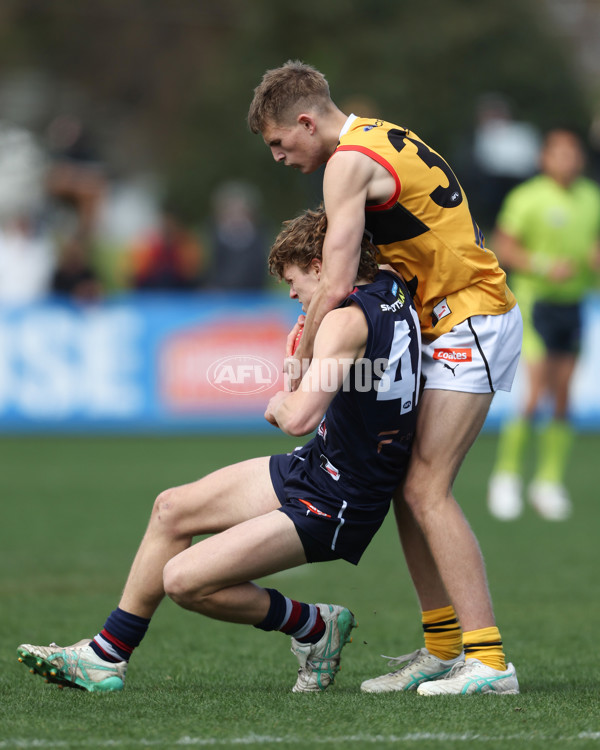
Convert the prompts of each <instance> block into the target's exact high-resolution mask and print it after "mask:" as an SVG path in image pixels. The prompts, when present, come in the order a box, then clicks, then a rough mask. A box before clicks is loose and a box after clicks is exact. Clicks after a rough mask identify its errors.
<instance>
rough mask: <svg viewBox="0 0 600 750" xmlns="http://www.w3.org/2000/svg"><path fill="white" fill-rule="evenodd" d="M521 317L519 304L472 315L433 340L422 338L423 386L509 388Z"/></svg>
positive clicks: (472, 390) (483, 390)
mask: <svg viewBox="0 0 600 750" xmlns="http://www.w3.org/2000/svg"><path fill="white" fill-rule="evenodd" d="M522 339H523V321H522V319H521V311H520V310H519V307H518V305H515V307H513V308H512V310H509V311H508V312H507V313H503V314H502V315H474V316H472V317H471V318H467V320H465V321H463V322H462V323H459V324H458V325H456V326H454V328H453V329H452V330H451V331H448V333H444V334H443V335H442V336H440V337H439V338H437V339H435V340H434V341H431V342H428V341H423V365H422V372H423V376H424V378H425V384H424V387H425V388H437V389H439V390H443V391H462V392H464V393H490V392H492V393H493V392H494V391H510V389H511V387H512V383H513V380H514V377H515V373H516V371H517V365H518V363H519V355H520V353H521V342H522Z"/></svg>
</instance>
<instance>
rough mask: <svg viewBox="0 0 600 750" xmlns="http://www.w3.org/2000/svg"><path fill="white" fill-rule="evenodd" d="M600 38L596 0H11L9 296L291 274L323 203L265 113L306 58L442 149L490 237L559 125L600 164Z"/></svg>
mask: <svg viewBox="0 0 600 750" xmlns="http://www.w3.org/2000/svg"><path fill="white" fill-rule="evenodd" d="M599 38H600V5H598V3H597V2H595V0H504V2H502V3H493V4H492V3H477V2H475V1H474V0H454V1H453V2H452V3H448V2H445V1H444V0H423V1H422V2H420V3H418V4H410V5H407V4H404V3H396V2H392V0H371V2H370V3H368V4H366V3H362V2H358V0H330V2H328V3H325V4H324V3H322V2H320V1H319V2H317V0H305V2H303V3H296V2H292V1H291V0H282V1H281V2H277V3H273V2H270V1H269V0H253V1H252V2H251V3H248V2H246V0H221V1H220V2H219V3H213V2H208V0H171V1H170V2H169V3H164V2H162V1H161V0H95V2H93V3H84V2H73V0H2V2H0V59H1V60H2V64H1V65H0V303H1V304H20V303H27V302H31V301H35V300H38V299H42V298H44V297H45V296H47V295H49V294H61V295H68V296H70V297H72V298H74V299H77V300H81V301H95V300H98V299H101V298H103V297H104V296H105V295H111V294H114V293H117V292H123V291H132V290H136V291H137V290H140V291H142V290H143V291H148V290H150V291H155V292H156V291H188V292H189V291H194V290H204V289H211V290H239V289H261V288H264V287H265V286H268V285H270V284H271V282H270V281H269V279H268V277H267V273H266V266H265V262H264V261H265V258H266V255H267V253H268V249H269V245H270V242H271V241H272V239H273V237H274V235H275V233H276V232H277V231H278V228H279V226H280V224H281V222H282V221H283V220H284V219H286V218H290V217H291V216H294V215H295V214H297V213H298V212H299V211H300V210H302V209H303V208H304V207H306V206H309V205H314V204H316V203H317V202H318V201H319V199H320V183H321V175H320V174H316V175H314V176H313V178H312V179H310V180H306V178H304V177H302V176H299V175H297V174H295V173H294V172H293V170H285V169H283V168H275V167H274V166H273V165H269V163H268V158H269V157H268V153H267V152H266V150H265V147H264V145H263V144H262V142H261V140H260V138H258V137H256V136H253V135H252V134H251V133H250V131H249V130H248V128H247V126H246V122H245V117H246V112H247V108H248V104H249V102H250V99H251V97H252V90H253V87H254V86H255V85H256V84H257V83H258V81H259V80H260V77H261V75H262V73H263V72H264V70H266V69H267V68H269V67H276V66H278V65H280V64H281V63H282V62H284V61H285V60H286V59H288V58H300V59H303V60H305V61H307V62H310V63H312V64H314V65H315V66H316V67H318V68H319V69H321V70H323V71H324V72H325V73H326V75H327V76H328V79H329V82H330V84H331V86H332V90H333V91H334V92H336V96H337V97H339V100H338V102H337V103H338V104H339V106H340V107H341V108H342V109H343V110H344V111H347V112H350V111H354V112H356V113H357V114H361V115H365V116H370V115H376V116H381V117H383V118H385V119H389V120H392V121H396V122H399V123H402V124H404V125H406V126H408V127H410V128H411V129H413V130H414V131H415V132H417V133H418V134H419V135H420V136H421V137H423V138H424V139H425V140H426V141H427V142H429V143H430V144H431V145H432V147H434V148H436V149H437V150H439V151H440V152H441V153H442V154H443V155H444V156H445V157H446V158H447V159H448V161H449V162H450V163H451V165H452V166H453V168H454V170H455V172H456V173H457V176H458V178H459V180H460V181H461V182H462V183H463V186H464V187H465V189H466V191H467V195H468V196H469V201H470V203H471V207H472V213H473V215H474V216H475V217H476V218H477V221H478V222H479V224H480V225H481V226H482V228H484V230H487V231H489V230H491V228H492V227H493V224H494V220H495V216H496V214H497V211H498V209H499V206H500V203H501V201H502V199H503V197H504V195H505V194H506V192H507V191H508V190H509V189H510V188H511V187H513V186H514V185H515V184H517V183H518V182H520V181H522V180H524V179H525V178H527V177H529V176H531V175H532V174H534V173H535V172H536V170H537V168H538V164H537V157H538V150H539V145H540V141H541V134H542V133H543V131H544V130H545V129H547V128H549V127H553V126H556V125H561V124H564V125H567V126H568V127H571V128H575V129H577V130H578V131H579V132H580V133H581V135H582V137H583V139H584V142H585V143H586V146H587V148H588V151H589V160H588V165H589V166H588V173H590V174H591V176H593V177H596V178H597V176H598V169H599V163H598V152H599V150H600V56H598V55H597V42H598V39H599Z"/></svg>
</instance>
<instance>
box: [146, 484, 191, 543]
mask: <svg viewBox="0 0 600 750" xmlns="http://www.w3.org/2000/svg"><path fill="white" fill-rule="evenodd" d="M181 500H182V498H181V492H180V490H179V488H178V487H173V488H170V489H168V490H164V491H163V492H161V493H160V495H158V497H157V498H156V500H155V501H154V508H153V510H152V522H153V523H154V524H155V525H156V526H158V527H159V528H160V529H161V531H162V532H163V533H167V534H168V535H169V536H173V537H179V536H180V534H181V521H182V519H183V507H182V506H183V503H182V502H181Z"/></svg>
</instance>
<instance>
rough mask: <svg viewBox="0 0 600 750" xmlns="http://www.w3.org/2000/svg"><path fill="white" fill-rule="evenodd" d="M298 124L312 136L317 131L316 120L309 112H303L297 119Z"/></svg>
mask: <svg viewBox="0 0 600 750" xmlns="http://www.w3.org/2000/svg"><path fill="white" fill-rule="evenodd" d="M296 122H297V123H298V124H299V125H300V126H302V127H303V128H304V129H305V130H306V131H307V132H308V133H309V134H310V135H312V134H313V133H314V132H315V130H316V129H317V126H316V122H315V118H314V117H313V115H311V114H309V113H308V112H301V113H300V114H299V115H298V117H297V118H296Z"/></svg>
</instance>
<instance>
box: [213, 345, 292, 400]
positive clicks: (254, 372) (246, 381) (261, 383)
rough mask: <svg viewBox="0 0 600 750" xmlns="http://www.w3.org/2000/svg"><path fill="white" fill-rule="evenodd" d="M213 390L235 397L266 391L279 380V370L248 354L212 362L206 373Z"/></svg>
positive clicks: (271, 364)
mask: <svg viewBox="0 0 600 750" xmlns="http://www.w3.org/2000/svg"><path fill="white" fill-rule="evenodd" d="M206 377H207V379H208V382H209V383H210V384H211V385H212V387H213V388H216V389H217V390H218V391H222V392H223V393H231V394H234V395H236V396H252V395H254V394H256V393H261V392H262V391H267V390H268V389H269V388H270V387H271V386H272V385H274V384H275V383H276V382H277V379H278V378H279V370H278V369H277V367H276V366H275V365H274V364H273V363H272V362H271V361H270V360H268V359H265V358H264V357H257V356H254V355H250V354H232V355H230V356H228V357H221V359H217V360H216V362H213V363H212V364H211V365H210V367H209V368H208V371H207V373H206Z"/></svg>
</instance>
